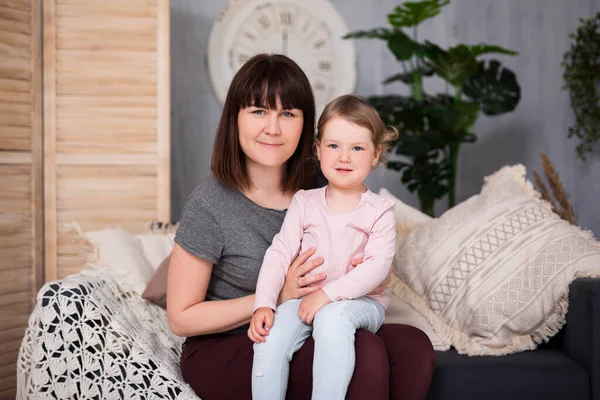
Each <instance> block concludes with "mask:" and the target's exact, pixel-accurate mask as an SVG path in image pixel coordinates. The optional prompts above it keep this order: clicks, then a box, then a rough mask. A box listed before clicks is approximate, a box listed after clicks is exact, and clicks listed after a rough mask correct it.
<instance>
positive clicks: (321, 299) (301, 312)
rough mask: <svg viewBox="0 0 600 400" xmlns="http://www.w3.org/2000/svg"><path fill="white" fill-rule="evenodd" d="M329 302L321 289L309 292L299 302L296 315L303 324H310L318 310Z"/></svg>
mask: <svg viewBox="0 0 600 400" xmlns="http://www.w3.org/2000/svg"><path fill="white" fill-rule="evenodd" d="M329 303H331V300H330V299H329V296H327V294H326V293H325V292H324V291H323V290H319V291H316V292H314V293H311V294H309V295H308V296H306V297H305V298H303V299H302V301H301V302H300V307H299V308H298V316H299V317H300V319H301V320H302V321H303V322H304V323H305V324H309V325H311V324H312V322H313V320H314V319H315V315H317V313H318V312H319V310H320V309H321V308H323V307H325V306H326V305H327V304H329Z"/></svg>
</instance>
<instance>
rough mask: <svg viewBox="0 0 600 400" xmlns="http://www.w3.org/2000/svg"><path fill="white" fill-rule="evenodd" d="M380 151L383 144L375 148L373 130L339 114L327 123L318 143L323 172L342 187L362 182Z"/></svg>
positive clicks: (333, 183)
mask: <svg viewBox="0 0 600 400" xmlns="http://www.w3.org/2000/svg"><path fill="white" fill-rule="evenodd" d="M380 154H381V146H380V147H379V148H377V149H376V148H375V145H374V144H373V140H372V134H371V131H370V130H368V129H367V128H363V127H361V126H358V125H354V124H353V123H351V122H348V121H346V120H345V119H343V118H339V117H334V118H332V119H330V120H329V121H328V122H327V123H326V124H325V126H324V127H323V135H322V137H321V141H320V142H318V143H317V157H318V158H319V161H320V163H321V171H322V172H323V175H325V178H327V181H328V182H329V184H331V185H334V186H336V187H338V188H341V189H351V188H354V187H356V186H358V185H362V184H363V181H364V180H365V179H366V177H367V176H368V175H369V172H370V171H371V168H372V167H374V166H375V165H377V162H378V161H379V155H380Z"/></svg>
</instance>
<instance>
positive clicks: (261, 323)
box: [248, 307, 275, 343]
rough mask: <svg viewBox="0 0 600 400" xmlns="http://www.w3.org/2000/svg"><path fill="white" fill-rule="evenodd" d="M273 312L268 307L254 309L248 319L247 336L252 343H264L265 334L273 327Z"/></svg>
mask: <svg viewBox="0 0 600 400" xmlns="http://www.w3.org/2000/svg"><path fill="white" fill-rule="evenodd" d="M273 314H274V312H273V310H271V309H270V308H267V307H262V308H259V309H258V310H256V312H255V313H254V315H252V319H251V320H250V328H248V337H249V338H250V340H252V341H253V342H254V343H264V342H266V341H267V339H265V336H268V335H269V330H271V328H272V327H273V320H274V319H275V317H274V315H273Z"/></svg>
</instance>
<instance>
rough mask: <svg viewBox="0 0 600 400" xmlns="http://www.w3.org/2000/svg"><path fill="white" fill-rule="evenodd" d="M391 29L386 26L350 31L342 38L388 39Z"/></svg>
mask: <svg viewBox="0 0 600 400" xmlns="http://www.w3.org/2000/svg"><path fill="white" fill-rule="evenodd" d="M391 33H392V31H391V30H389V29H387V28H374V29H371V30H369V31H356V32H350V33H348V34H347V35H345V36H343V39H381V40H388V38H389V37H390V35H391Z"/></svg>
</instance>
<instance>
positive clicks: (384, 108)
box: [367, 95, 424, 133]
mask: <svg viewBox="0 0 600 400" xmlns="http://www.w3.org/2000/svg"><path fill="white" fill-rule="evenodd" d="M367 100H368V101H369V103H371V105H373V107H375V109H376V110H377V112H378V113H379V115H380V116H381V119H382V120H383V122H384V123H385V124H387V125H391V126H396V127H398V128H399V129H400V130H401V131H402V132H403V133H404V132H405V131H409V132H420V131H421V130H423V127H424V120H423V115H422V113H421V104H420V103H419V102H418V101H417V100H415V99H413V98H412V97H406V96H400V95H386V96H371V97H369V98H368V99H367Z"/></svg>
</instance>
